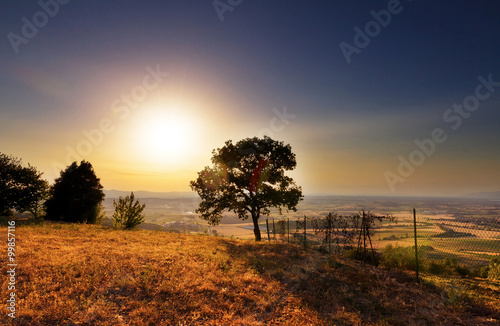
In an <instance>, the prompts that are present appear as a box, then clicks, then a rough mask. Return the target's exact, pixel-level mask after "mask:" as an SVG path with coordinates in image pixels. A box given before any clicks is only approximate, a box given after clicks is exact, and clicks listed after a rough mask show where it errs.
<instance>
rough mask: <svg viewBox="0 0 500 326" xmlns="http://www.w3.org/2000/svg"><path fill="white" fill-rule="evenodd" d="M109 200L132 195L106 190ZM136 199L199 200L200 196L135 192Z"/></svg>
mask: <svg viewBox="0 0 500 326" xmlns="http://www.w3.org/2000/svg"><path fill="white" fill-rule="evenodd" d="M104 194H106V197H107V198H118V197H120V196H121V197H125V196H128V195H130V191H124V190H116V189H111V190H104ZM134 196H135V198H164V199H175V198H197V197H198V195H197V194H196V193H195V192H154V191H143V190H139V191H134Z"/></svg>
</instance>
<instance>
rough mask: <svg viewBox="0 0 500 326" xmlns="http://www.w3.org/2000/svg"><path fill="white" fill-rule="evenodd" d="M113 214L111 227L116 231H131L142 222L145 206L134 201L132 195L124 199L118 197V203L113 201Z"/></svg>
mask: <svg viewBox="0 0 500 326" xmlns="http://www.w3.org/2000/svg"><path fill="white" fill-rule="evenodd" d="M113 206H114V207H115V212H114V213H113V226H114V227H115V228H118V229H127V230H129V229H133V228H134V227H136V226H137V225H139V224H141V223H143V222H144V215H142V212H143V211H144V208H145V207H146V205H141V204H140V203H139V200H135V197H134V193H133V192H132V193H130V196H126V197H125V198H123V197H120V198H119V199H118V203H116V202H115V201H114V200H113Z"/></svg>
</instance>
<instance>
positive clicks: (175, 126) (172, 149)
mask: <svg viewBox="0 0 500 326" xmlns="http://www.w3.org/2000/svg"><path fill="white" fill-rule="evenodd" d="M138 123H139V132H138V133H139V135H138V137H137V140H138V142H137V146H138V147H139V148H138V149H139V151H140V153H141V155H142V157H143V158H144V159H146V160H147V161H149V162H150V163H158V164H163V163H169V164H171V165H172V164H174V163H177V165H182V161H183V160H185V159H187V158H188V157H189V156H190V155H191V154H192V153H193V140H194V134H195V130H196V128H195V122H194V121H193V119H190V117H189V116H188V115H187V114H185V113H183V112H182V111H180V110H173V109H169V108H156V109H152V110H148V111H146V112H144V114H143V116H142V117H141V118H140V119H139V120H138Z"/></svg>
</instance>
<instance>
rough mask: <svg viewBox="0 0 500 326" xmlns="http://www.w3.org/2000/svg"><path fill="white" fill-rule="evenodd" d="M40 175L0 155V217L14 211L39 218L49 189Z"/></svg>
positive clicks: (9, 157) (17, 161) (15, 159)
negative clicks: (27, 213)
mask: <svg viewBox="0 0 500 326" xmlns="http://www.w3.org/2000/svg"><path fill="white" fill-rule="evenodd" d="M42 174H43V173H42V172H38V170H37V169H36V168H35V167H33V166H31V165H29V164H28V166H27V167H24V166H23V165H22V161H21V160H20V159H18V158H15V157H13V156H8V155H6V154H2V153H0V215H10V214H11V213H12V210H16V211H17V212H20V213H23V212H26V211H27V212H30V213H31V214H32V215H33V216H34V217H35V218H37V217H39V216H40V214H41V211H42V204H43V201H44V200H45V199H46V197H47V195H48V189H49V184H48V182H47V181H46V180H44V179H42Z"/></svg>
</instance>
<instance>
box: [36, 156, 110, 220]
mask: <svg viewBox="0 0 500 326" xmlns="http://www.w3.org/2000/svg"><path fill="white" fill-rule="evenodd" d="M104 196H105V195H104V192H103V191H102V185H101V182H100V180H99V178H97V176H96V174H95V172H94V168H93V167H92V164H90V163H89V162H86V161H82V162H81V163H80V165H78V164H77V162H73V163H72V164H71V165H70V166H69V167H67V168H66V170H64V171H61V176H60V177H59V178H57V179H56V180H55V183H54V185H53V186H52V187H51V188H50V198H49V199H47V201H46V202H45V208H46V213H47V216H46V218H47V219H49V220H55V221H66V222H79V223H89V224H96V223H98V222H100V220H101V219H102V217H103V216H102V205H101V203H102V201H103V200H104Z"/></svg>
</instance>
